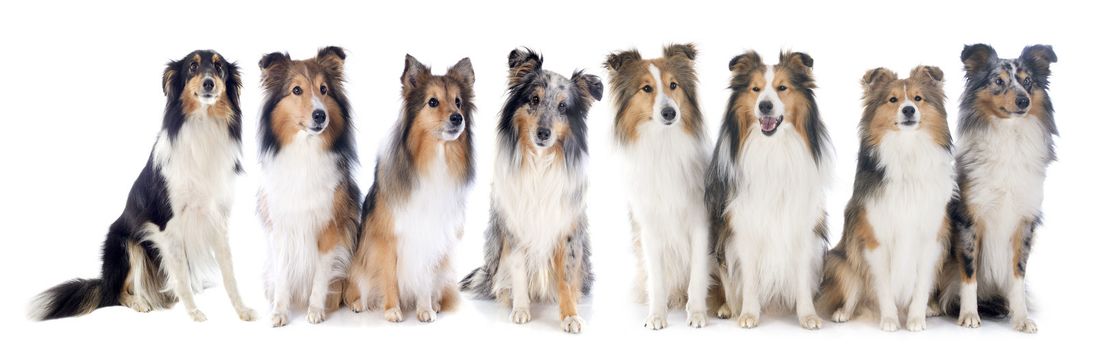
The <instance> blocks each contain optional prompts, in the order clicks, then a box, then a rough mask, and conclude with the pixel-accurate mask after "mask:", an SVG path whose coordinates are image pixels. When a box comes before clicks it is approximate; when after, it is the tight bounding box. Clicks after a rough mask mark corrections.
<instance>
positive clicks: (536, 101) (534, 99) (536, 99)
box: [532, 96, 539, 107]
mask: <svg viewBox="0 0 1094 350" xmlns="http://www.w3.org/2000/svg"><path fill="white" fill-rule="evenodd" d="M535 106H539V96H532V107H535Z"/></svg>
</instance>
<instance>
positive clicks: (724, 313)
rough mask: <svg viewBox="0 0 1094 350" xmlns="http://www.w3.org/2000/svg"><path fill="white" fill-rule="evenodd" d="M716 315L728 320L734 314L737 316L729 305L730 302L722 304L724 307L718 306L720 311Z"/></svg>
mask: <svg viewBox="0 0 1094 350" xmlns="http://www.w3.org/2000/svg"><path fill="white" fill-rule="evenodd" d="M716 315H717V316H718V318H720V319H723V320H728V319H731V318H733V317H734V316H737V315H735V314H734V312H733V308H731V307H729V304H722V307H719V308H718V312H717V313H716Z"/></svg>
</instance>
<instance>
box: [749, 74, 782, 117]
mask: <svg viewBox="0 0 1094 350" xmlns="http://www.w3.org/2000/svg"><path fill="white" fill-rule="evenodd" d="M777 88H778V87H777V86H775V66H772V65H768V66H767V69H766V70H765V71H764V88H763V90H761V91H760V96H759V97H758V98H756V106H754V107H753V109H754V110H753V113H754V114H755V115H756V116H757V117H758V118H760V128H761V129H762V130H763V131H764V132H768V133H769V132H774V130H775V128H776V127H778V124H779V122H781V121H782V119H783V113H785V111H786V106H785V105H783V101H782V100H781V99H779V92H778V90H777ZM765 102H769V103H771V110H770V111H769V112H768V113H763V112H762V111H761V110H760V105H762V104H764V103H765Z"/></svg>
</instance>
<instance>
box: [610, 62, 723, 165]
mask: <svg viewBox="0 0 1094 350" xmlns="http://www.w3.org/2000/svg"><path fill="white" fill-rule="evenodd" d="M695 55H696V50H695V46H694V45H692V44H686V45H669V46H666V47H665V48H664V53H663V55H662V56H661V57H660V58H655V59H642V56H641V55H640V54H639V53H638V51H635V50H629V51H620V52H616V53H613V54H611V55H608V58H607V60H606V62H605V63H604V67H605V68H607V69H608V72H609V73H610V74H609V80H610V83H611V86H612V91H613V92H614V94H613V96H614V98H613V99H614V101H615V105H616V116H615V133H616V138H617V139H618V140H619V141H620V142H622V143H627V142H630V141H631V140H633V139H634V138H635V137H637V136H638V128H639V127H640V126H642V125H643V124H645V123H646V122H654V123H655V124H656V125H662V126H664V127H677V126H678V125H681V124H683V127H684V128H685V129H687V130H688V131H689V132H692V133H694V132H696V130H699V129H698V128H699V127H701V125H700V124H701V123H702V119H701V118H702V116H701V115H700V113H699V109H698V107H697V106H698V98H697V97H696V91H695V90H696V88H697V85H698V84H697V81H698V79H697V78H696V74H695V68H694V64H695Z"/></svg>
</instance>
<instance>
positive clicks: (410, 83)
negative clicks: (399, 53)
mask: <svg viewBox="0 0 1094 350" xmlns="http://www.w3.org/2000/svg"><path fill="white" fill-rule="evenodd" d="M429 74H430V71H429V67H426V66H425V65H424V64H422V63H421V62H418V59H416V58H414V56H411V55H409V54H408V55H406V58H405V60H404V66H403V76H402V79H401V80H402V82H403V91H409V90H410V89H413V88H416V87H418V85H419V84H421V83H422V81H424V78H426V76H427V75H429Z"/></svg>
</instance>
